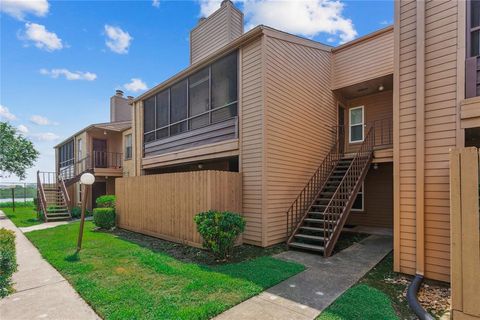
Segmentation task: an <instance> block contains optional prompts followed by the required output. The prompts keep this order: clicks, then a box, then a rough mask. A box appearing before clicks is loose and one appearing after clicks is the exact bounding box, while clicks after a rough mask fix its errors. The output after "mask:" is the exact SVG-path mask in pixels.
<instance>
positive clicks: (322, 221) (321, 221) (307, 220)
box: [303, 218, 325, 224]
mask: <svg viewBox="0 0 480 320" xmlns="http://www.w3.org/2000/svg"><path fill="white" fill-rule="evenodd" d="M303 221H305V222H310V223H322V224H323V223H325V220H324V219H315V218H306V219H304V220H303Z"/></svg>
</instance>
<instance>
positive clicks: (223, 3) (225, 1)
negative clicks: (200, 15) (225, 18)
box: [220, 0, 232, 7]
mask: <svg viewBox="0 0 480 320" xmlns="http://www.w3.org/2000/svg"><path fill="white" fill-rule="evenodd" d="M229 2H230V3H232V1H230V0H223V1H222V3H221V4H220V6H222V7H223V6H224V5H226V4H227V3H229Z"/></svg>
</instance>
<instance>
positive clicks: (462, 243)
mask: <svg viewBox="0 0 480 320" xmlns="http://www.w3.org/2000/svg"><path fill="white" fill-rule="evenodd" d="M478 174H479V151H478V149H477V148H464V149H458V150H453V151H451V153H450V208H451V209H450V211H451V212H450V219H451V266H452V268H451V273H452V274H451V286H452V309H453V319H478V318H480V214H479V184H478V182H479V178H478Z"/></svg>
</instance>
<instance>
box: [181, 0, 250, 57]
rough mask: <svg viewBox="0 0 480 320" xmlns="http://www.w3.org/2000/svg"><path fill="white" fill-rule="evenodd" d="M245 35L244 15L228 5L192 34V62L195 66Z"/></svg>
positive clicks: (201, 23) (196, 28)
mask: <svg viewBox="0 0 480 320" xmlns="http://www.w3.org/2000/svg"><path fill="white" fill-rule="evenodd" d="M242 33H243V14H242V13H241V12H240V11H239V10H238V9H236V8H234V7H233V5H232V4H231V3H226V4H225V5H223V6H222V7H221V8H220V9H218V10H217V11H215V12H214V13H213V14H212V15H211V16H209V17H208V18H207V19H206V20H204V21H202V22H199V25H198V26H197V27H195V28H194V29H193V30H192V31H191V33H190V62H191V63H192V64H193V63H195V62H197V61H199V60H201V59H202V58H204V57H206V56H208V55H209V54H210V53H212V52H214V51H216V50H217V49H219V48H221V47H223V46H224V45H226V44H228V43H229V42H230V41H232V40H233V39H235V38H238V37H239V36H241V35H242Z"/></svg>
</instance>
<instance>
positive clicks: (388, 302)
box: [317, 254, 415, 320]
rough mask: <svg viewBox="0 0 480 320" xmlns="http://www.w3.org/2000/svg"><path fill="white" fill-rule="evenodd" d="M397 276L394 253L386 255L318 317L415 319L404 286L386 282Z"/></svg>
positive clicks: (325, 319)
mask: <svg viewBox="0 0 480 320" xmlns="http://www.w3.org/2000/svg"><path fill="white" fill-rule="evenodd" d="M396 277H397V274H396V273H395V272H393V254H389V255H388V256H387V257H385V259H383V260H382V261H381V262H380V263H379V264H377V265H376V266H375V268H373V269H372V270H370V272H368V273H367V274H366V275H365V276H364V277H363V278H362V279H361V280H360V281H359V282H358V283H357V284H356V285H355V286H353V287H352V288H350V289H348V290H347V291H346V292H345V293H344V294H342V295H341V296H340V297H339V298H338V299H337V300H335V302H334V303H333V304H331V305H330V306H329V307H328V308H327V309H326V310H325V311H324V312H322V314H321V315H320V316H319V317H318V318H317V320H344V319H365V320H370V319H372V320H373V319H415V316H414V315H413V313H412V312H411V311H410V309H409V307H408V304H407V301H406V298H405V297H403V292H404V290H405V287H406V285H405V284H400V283H392V282H391V281H386V280H388V279H394V278H396Z"/></svg>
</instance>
